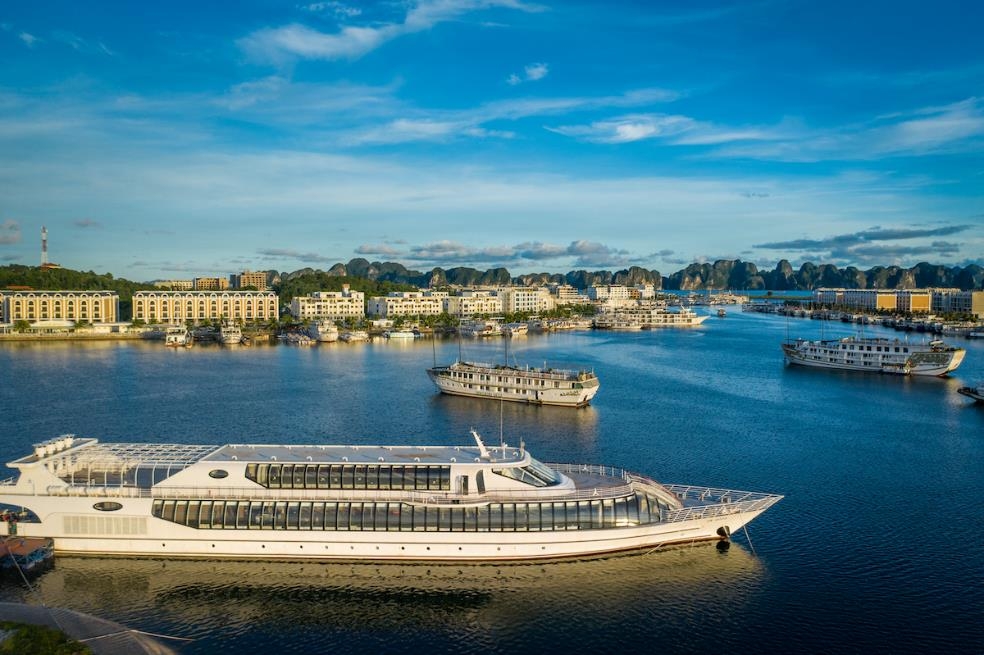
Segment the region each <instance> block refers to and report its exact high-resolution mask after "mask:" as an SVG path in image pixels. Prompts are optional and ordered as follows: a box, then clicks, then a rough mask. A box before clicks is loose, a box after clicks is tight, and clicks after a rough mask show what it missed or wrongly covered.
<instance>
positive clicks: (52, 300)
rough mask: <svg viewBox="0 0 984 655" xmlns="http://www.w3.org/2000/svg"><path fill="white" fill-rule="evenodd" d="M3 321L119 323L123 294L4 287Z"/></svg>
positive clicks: (0, 313) (1, 300)
mask: <svg viewBox="0 0 984 655" xmlns="http://www.w3.org/2000/svg"><path fill="white" fill-rule="evenodd" d="M0 305H2V308H0V317H2V322H4V323H15V322H17V321H29V322H30V323H32V324H45V323H48V324H52V323H63V324H69V323H77V322H86V323H116V322H117V321H118V320H119V315H120V296H119V294H118V293H116V292H115V291H2V292H0Z"/></svg>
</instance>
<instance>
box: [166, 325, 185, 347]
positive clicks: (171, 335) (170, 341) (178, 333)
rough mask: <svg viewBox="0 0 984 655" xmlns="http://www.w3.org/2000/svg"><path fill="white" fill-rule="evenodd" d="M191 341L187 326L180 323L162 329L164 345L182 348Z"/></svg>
mask: <svg viewBox="0 0 984 655" xmlns="http://www.w3.org/2000/svg"><path fill="white" fill-rule="evenodd" d="M190 343H191V334H189V333H188V328H186V327H183V326H181V325H170V326H168V327H167V328H166V329H165V330H164V345H165V346H167V347H168V348H183V347H185V346H187V345H189V344H190Z"/></svg>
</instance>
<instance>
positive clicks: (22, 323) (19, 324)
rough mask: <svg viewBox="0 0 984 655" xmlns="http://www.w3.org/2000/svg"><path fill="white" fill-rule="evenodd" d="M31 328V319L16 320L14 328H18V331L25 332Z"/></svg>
mask: <svg viewBox="0 0 984 655" xmlns="http://www.w3.org/2000/svg"><path fill="white" fill-rule="evenodd" d="M30 329H31V322H30V321H26V320H24V319H20V320H17V321H14V330H16V331H17V332H21V333H24V332H27V331H28V330H30Z"/></svg>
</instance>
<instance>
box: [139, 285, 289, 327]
mask: <svg viewBox="0 0 984 655" xmlns="http://www.w3.org/2000/svg"><path fill="white" fill-rule="evenodd" d="M278 316H279V312H278V311H277V294H275V293H274V292H273V291H137V292H135V293H134V294H133V318H134V320H138V319H139V320H142V321H144V322H146V323H149V324H168V323H184V322H186V321H193V322H195V323H198V322H201V321H204V320H206V319H208V320H209V321H214V320H223V319H228V320H243V321H264V320H266V321H268V320H270V319H274V318H277V317H278Z"/></svg>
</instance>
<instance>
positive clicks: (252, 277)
mask: <svg viewBox="0 0 984 655" xmlns="http://www.w3.org/2000/svg"><path fill="white" fill-rule="evenodd" d="M229 282H230V283H231V284H232V288H233V289H245V288H246V287H253V288H254V289H256V290H257V291H266V290H267V274H266V272H265V271H243V272H242V273H234V274H232V275H230V276H229Z"/></svg>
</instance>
